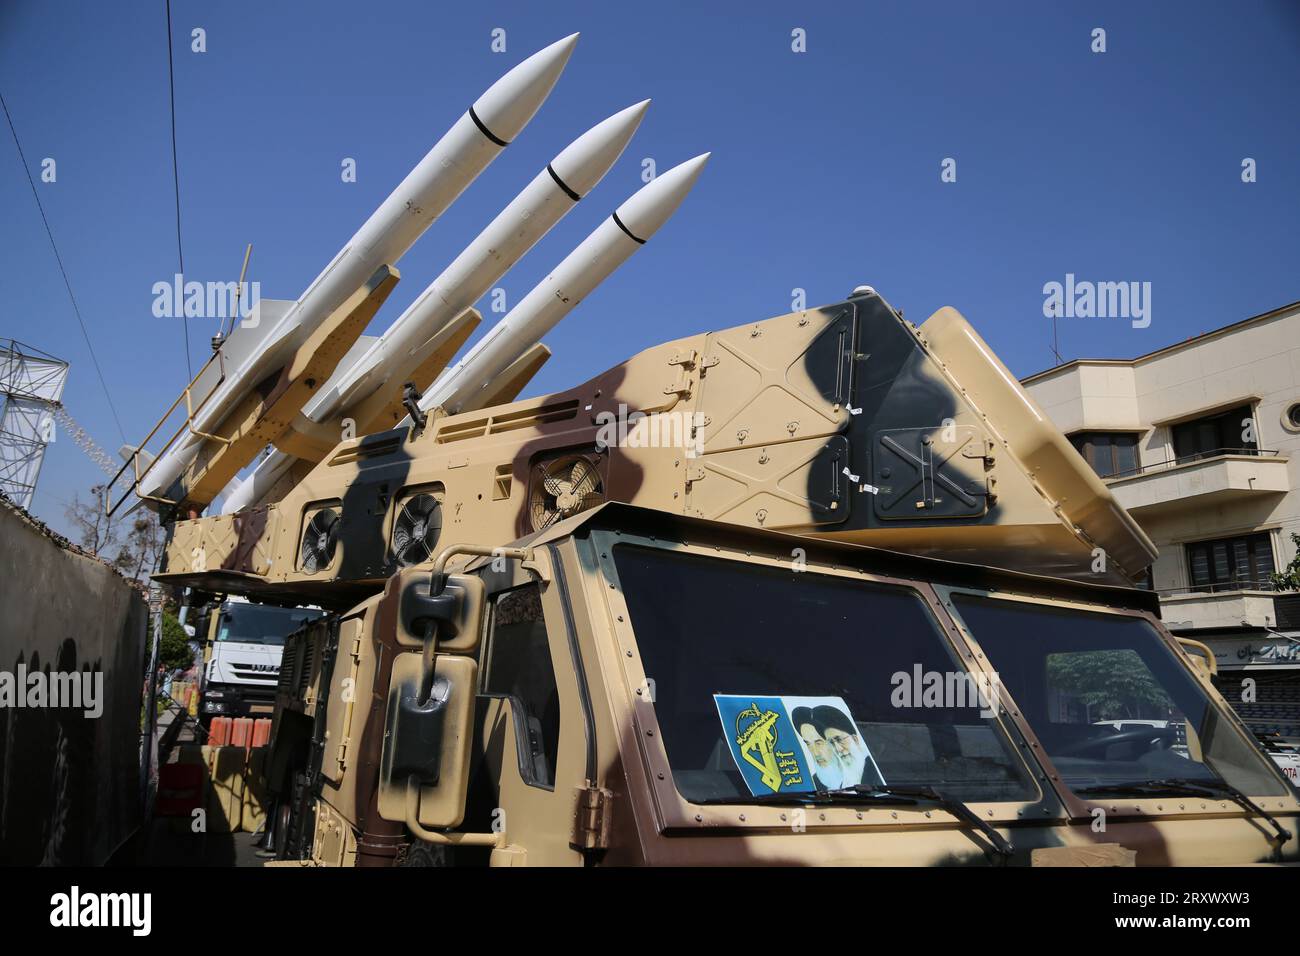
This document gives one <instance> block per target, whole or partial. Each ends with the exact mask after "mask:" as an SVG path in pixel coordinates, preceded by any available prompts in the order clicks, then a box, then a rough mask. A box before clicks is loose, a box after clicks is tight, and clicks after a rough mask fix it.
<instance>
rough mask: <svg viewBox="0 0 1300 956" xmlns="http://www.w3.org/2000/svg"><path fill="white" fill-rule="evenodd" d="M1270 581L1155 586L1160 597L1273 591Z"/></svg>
mask: <svg viewBox="0 0 1300 956" xmlns="http://www.w3.org/2000/svg"><path fill="white" fill-rule="evenodd" d="M1275 590H1277V589H1276V588H1275V587H1274V586H1273V582H1272V581H1244V580H1243V581H1218V582H1214V583H1211V584H1191V585H1185V586H1183V587H1177V588H1157V589H1156V594H1158V595H1160V596H1161V597H1175V596H1177V595H1179V594H1226V593H1229V592H1232V591H1275Z"/></svg>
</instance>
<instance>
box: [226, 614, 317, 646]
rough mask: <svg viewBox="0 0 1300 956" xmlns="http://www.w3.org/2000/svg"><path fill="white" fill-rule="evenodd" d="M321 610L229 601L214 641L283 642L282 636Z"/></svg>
mask: <svg viewBox="0 0 1300 956" xmlns="http://www.w3.org/2000/svg"><path fill="white" fill-rule="evenodd" d="M324 613H325V612H324V611H317V610H312V609H310V608H301V607H294V608H286V607H267V606H264V605H260V604H230V605H227V606H226V609H225V610H223V611H222V612H221V620H220V622H219V623H218V624H217V640H218V641H239V642H242V643H246V644H283V643H284V639H285V638H286V637H288V636H289V635H290V634H292V633H293V632H294V631H296V630H298V628H300V627H302V626H303V625H304V624H306V623H307V622H308V621H314V620H316V618H318V617H321V616H322V615H323V614H324Z"/></svg>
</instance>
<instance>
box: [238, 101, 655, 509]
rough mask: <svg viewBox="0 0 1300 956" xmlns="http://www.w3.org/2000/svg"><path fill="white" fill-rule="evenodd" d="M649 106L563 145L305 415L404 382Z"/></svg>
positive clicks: (288, 459) (557, 215)
mask: <svg viewBox="0 0 1300 956" xmlns="http://www.w3.org/2000/svg"><path fill="white" fill-rule="evenodd" d="M649 106H650V101H649V100H644V101H642V102H640V103H637V104H635V105H633V106H629V107H628V108H627V109H625V110H622V111H620V112H618V113H615V114H614V115H613V116H610V117H609V118H607V119H605V120H603V121H602V122H600V123H598V124H597V125H595V126H593V127H592V128H591V129H589V130H588V131H587V132H586V133H584V134H583V135H582V136H580V137H578V139H576V140H574V141H573V142H572V143H571V144H569V145H568V146H567V147H565V149H563V150H562V151H561V152H560V154H559V155H557V156H556V157H555V159H553V160H552V161H551V162H550V164H549V165H547V167H546V168H545V169H543V170H542V171H541V172H540V173H538V174H537V176H536V177H535V178H534V179H533V181H532V182H531V183H529V184H528V185H527V186H526V187H525V188H524V190H523V191H522V192H521V193H520V194H519V195H518V196H516V197H515V198H514V199H513V200H512V201H511V202H510V204H509V205H508V206H506V208H505V209H503V210H502V211H501V213H500V214H499V215H498V216H497V217H496V218H495V219H493V220H492V222H491V223H490V224H489V225H488V226H487V228H486V229H484V230H483V231H482V232H481V233H479V235H478V237H477V238H475V239H474V241H473V242H471V243H470V244H469V245H468V246H466V247H465V249H464V251H463V252H461V253H460V255H458V256H457V257H456V259H455V261H454V262H452V263H451V265H449V266H448V267H447V268H446V269H445V270H443V272H442V274H441V275H440V276H438V278H436V279H434V280H433V282H431V283H430V284H429V286H428V288H426V289H425V290H424V291H423V292H422V293H421V294H420V296H419V297H418V298H417V299H416V300H415V301H414V302H413V303H412V304H411V305H410V307H408V308H407V309H406V311H405V312H403V313H402V314H401V315H400V316H399V317H398V318H397V319H396V321H394V322H393V324H392V325H391V326H390V327H389V328H388V330H387V331H386V332H384V334H383V335H382V336H380V337H379V339H378V340H377V341H376V342H375V343H374V344H373V345H371V347H370V348H369V350H368V351H366V352H365V353H364V354H363V355H361V356H360V357H359V358H358V359H357V360H356V361H355V362H349V361H347V360H345V361H344V362H342V363H340V364H339V368H338V370H337V371H336V372H335V374H334V375H333V376H331V378H330V380H329V381H328V382H326V383H325V385H324V387H323V388H322V389H321V390H320V392H319V393H317V395H316V396H315V397H314V398H313V399H312V400H311V401H310V402H309V403H308V404H307V406H306V408H305V409H304V410H303V411H304V415H305V416H306V417H307V418H308V419H309V420H310V421H312V422H314V423H317V424H321V423H325V422H328V421H329V420H331V419H332V418H337V417H338V416H345V415H347V413H348V410H349V409H350V408H352V407H355V406H356V405H357V403H359V402H361V401H362V400H363V399H365V398H368V397H369V396H371V395H373V394H374V393H375V392H377V391H380V390H384V391H389V390H392V389H397V388H400V387H401V385H402V383H403V382H405V381H406V380H407V379H408V378H409V376H410V375H411V373H412V372H414V371H415V370H416V369H417V368H419V367H420V365H422V364H423V363H424V361H425V360H426V359H427V358H428V357H429V356H430V355H431V354H432V352H433V351H434V350H435V348H436V347H437V345H438V343H439V341H440V338H441V337H440V336H439V332H440V331H442V330H443V329H444V328H445V327H446V326H447V325H448V323H450V322H452V321H453V320H455V319H456V318H457V317H459V316H460V315H461V314H462V313H463V312H464V311H465V310H466V309H468V308H469V307H470V306H472V305H473V304H474V303H475V302H477V301H478V300H479V299H480V298H481V297H482V296H483V295H484V294H485V293H486V292H487V291H488V289H489V288H490V287H491V286H492V284H493V283H494V282H496V281H497V280H498V279H500V278H501V276H503V275H504V274H505V273H506V272H507V271H508V270H509V269H510V268H511V267H512V266H513V265H514V264H515V263H516V262H518V261H519V259H520V258H522V257H523V255H524V254H525V253H527V252H528V250H529V249H531V248H532V247H533V246H534V245H535V244H536V243H537V241H538V240H540V239H541V238H542V236H544V235H545V234H546V233H547V232H548V231H550V229H551V228H552V227H553V226H554V225H555V224H556V223H557V222H559V221H560V219H562V218H563V217H564V216H565V214H567V213H568V212H569V210H570V209H572V208H573V207H574V206H575V205H577V203H578V201H579V200H580V199H581V198H582V197H583V196H585V195H586V194H587V193H588V192H590V191H591V190H592V189H593V188H595V186H596V184H597V183H599V182H600V180H601V179H602V178H603V177H604V176H605V174H606V173H607V172H609V170H610V168H611V167H612V166H613V165H614V163H615V162H616V161H617V160H618V157H619V156H620V155H622V153H623V150H624V149H626V148H627V144H628V143H629V142H630V141H631V139H632V136H633V135H634V134H635V133H636V130H637V127H638V126H640V125H641V120H642V119H643V118H644V116H645V113H646V110H647V109H648V108H649ZM296 460H297V459H295V458H294V457H293V456H292V455H288V454H285V453H284V452H281V451H278V450H276V451H273V452H272V453H271V454H270V455H269V456H267V457H266V458H264V459H263V460H262V461H261V462H260V463H259V464H258V466H257V468H256V469H254V472H253V473H252V474H251V475H250V476H249V477H248V478H246V479H245V480H244V481H243V482H242V483H240V484H239V485H238V486H236V487H235V488H233V489H232V490H231V492H230V494H229V495H228V496H227V498H226V502H225V504H224V506H223V508H222V511H223V513H227V514H229V513H232V512H234V511H238V510H241V509H242V508H245V507H247V506H248V505H249V504H252V503H253V502H255V501H258V500H260V499H261V497H263V496H264V495H265V494H266V493H267V492H268V491H269V490H270V489H271V487H273V486H274V484H275V483H276V482H277V481H278V480H279V478H280V476H281V475H283V474H284V472H285V471H287V470H288V468H289V467H290V466H291V465H292V464H293V463H294V462H295V461H296Z"/></svg>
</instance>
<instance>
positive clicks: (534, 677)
mask: <svg viewBox="0 0 1300 956" xmlns="http://www.w3.org/2000/svg"><path fill="white" fill-rule="evenodd" d="M486 659H487V664H486V668H487V669H486V673H485V674H484V676H483V693H484V694H485V695H487V696H490V697H508V698H509V699H510V702H511V706H512V709H513V711H514V718H515V736H516V738H517V739H518V742H519V751H520V753H519V767H520V770H519V772H520V774H521V775H522V776H523V779H524V781H525V782H526V783H530V784H533V785H534V786H543V787H551V786H554V784H555V758H556V754H557V753H558V752H559V746H560V693H559V690H558V689H557V688H556V686H555V667H554V665H553V664H552V662H551V647H550V643H549V641H548V640H547V637H546V622H545V620H544V619H543V618H542V599H541V593H540V591H539V590H538V585H536V584H529V585H526V586H525V587H521V588H516V589H514V590H513V591H506V592H505V593H503V594H500V595H498V596H497V597H496V598H495V599H494V600H493V602H492V627H491V633H490V636H489V639H488V648H487V658H486Z"/></svg>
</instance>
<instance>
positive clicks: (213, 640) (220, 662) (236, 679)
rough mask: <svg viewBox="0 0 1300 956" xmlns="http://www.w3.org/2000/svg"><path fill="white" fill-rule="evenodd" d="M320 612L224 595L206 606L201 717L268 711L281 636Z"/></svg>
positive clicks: (271, 705) (205, 719) (206, 720)
mask: <svg viewBox="0 0 1300 956" xmlns="http://www.w3.org/2000/svg"><path fill="white" fill-rule="evenodd" d="M323 613H324V612H323V611H320V610H319V609H316V608H286V607H276V606H273V605H263V604H252V603H250V602H248V601H247V600H245V599H243V598H239V597H228V598H226V599H224V600H222V601H219V602H217V603H215V605H214V606H212V608H211V609H210V610H209V614H208V621H207V646H206V648H205V655H204V656H205V664H204V671H203V696H202V702H201V703H200V705H199V714H200V719H201V721H202V722H203V725H204V726H205V727H206V726H207V725H208V724H209V723H210V722H211V720H212V718H213V717H270V716H271V714H272V712H273V711H274V709H275V708H274V705H275V685H276V682H277V681H278V680H279V676H280V656H281V654H282V652H283V650H284V641H285V638H286V637H287V636H288V635H289V634H290V633H291V632H293V631H295V630H297V629H298V628H299V627H301V626H302V625H303V624H305V623H307V622H308V621H311V620H314V619H316V618H318V617H320V616H321V615H322V614H323Z"/></svg>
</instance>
